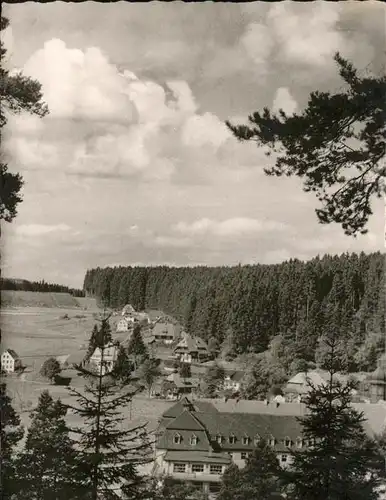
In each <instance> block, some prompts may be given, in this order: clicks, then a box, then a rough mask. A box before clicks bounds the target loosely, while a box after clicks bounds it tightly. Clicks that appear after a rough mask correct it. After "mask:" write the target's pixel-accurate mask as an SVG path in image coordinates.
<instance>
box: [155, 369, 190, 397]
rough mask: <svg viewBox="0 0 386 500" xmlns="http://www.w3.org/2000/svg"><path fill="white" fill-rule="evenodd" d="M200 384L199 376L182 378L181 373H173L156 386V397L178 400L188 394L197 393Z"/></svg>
mask: <svg viewBox="0 0 386 500" xmlns="http://www.w3.org/2000/svg"><path fill="white" fill-rule="evenodd" d="M199 385H200V383H199V380H198V379H197V378H192V377H189V378H182V377H181V375H180V374H179V373H171V374H170V375H168V376H167V377H165V378H164V379H163V380H162V381H160V382H159V384H158V385H157V386H156V387H154V397H157V396H158V397H162V398H165V399H171V400H177V399H180V398H181V397H183V396H185V395H187V394H189V395H192V394H196V393H197V391H198V388H199Z"/></svg>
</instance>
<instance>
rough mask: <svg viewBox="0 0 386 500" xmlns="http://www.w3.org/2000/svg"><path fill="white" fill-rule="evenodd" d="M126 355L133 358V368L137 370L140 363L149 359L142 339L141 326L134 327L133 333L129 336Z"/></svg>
mask: <svg viewBox="0 0 386 500" xmlns="http://www.w3.org/2000/svg"><path fill="white" fill-rule="evenodd" d="M127 354H129V355H132V356H133V358H134V363H135V368H137V367H138V365H139V364H140V363H142V362H143V361H144V360H145V359H148V357H149V354H148V351H147V348H146V346H145V343H144V341H143V339H142V334H141V326H140V325H138V324H137V325H135V326H134V329H133V333H132V334H131V338H130V341H129V345H128V347H127Z"/></svg>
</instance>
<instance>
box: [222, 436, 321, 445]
mask: <svg viewBox="0 0 386 500" xmlns="http://www.w3.org/2000/svg"><path fill="white" fill-rule="evenodd" d="M261 439H262V438H261V437H260V436H255V437H254V438H253V444H254V445H255V446H257V445H258V443H259V442H260V441H261ZM216 441H217V443H219V444H224V443H225V442H226V438H225V437H224V436H223V435H221V434H217V436H216ZM236 442H237V437H236V436H235V435H233V434H231V435H230V436H229V437H228V443H229V444H236ZM241 442H242V444H243V445H245V446H248V445H250V444H251V443H252V439H251V438H250V437H249V436H243V438H242V440H241ZM267 442H268V444H269V445H270V446H275V445H276V444H277V443H279V440H277V439H276V438H275V437H274V436H271V437H269V438H268V440H267ZM283 443H284V446H286V447H287V448H290V447H291V446H293V445H294V444H295V443H294V442H293V441H292V439H291V438H289V437H286V438H284V440H283ZM305 444H307V445H308V446H312V445H313V440H311V439H308V440H305V439H303V438H301V437H298V438H297V439H296V446H297V447H298V448H302V447H303V446H304V445H305Z"/></svg>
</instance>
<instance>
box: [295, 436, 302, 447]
mask: <svg viewBox="0 0 386 500" xmlns="http://www.w3.org/2000/svg"><path fill="white" fill-rule="evenodd" d="M296 446H297V447H298V448H302V447H303V439H302V438H301V437H298V438H297V439H296Z"/></svg>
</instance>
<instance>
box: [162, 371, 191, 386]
mask: <svg viewBox="0 0 386 500" xmlns="http://www.w3.org/2000/svg"><path fill="white" fill-rule="evenodd" d="M166 380H167V381H169V382H174V383H175V385H176V387H178V388H182V387H197V386H198V385H199V380H198V379H196V378H192V377H190V378H189V377H187V378H182V377H181V375H180V374H179V373H171V374H170V375H168V376H167V377H166Z"/></svg>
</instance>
